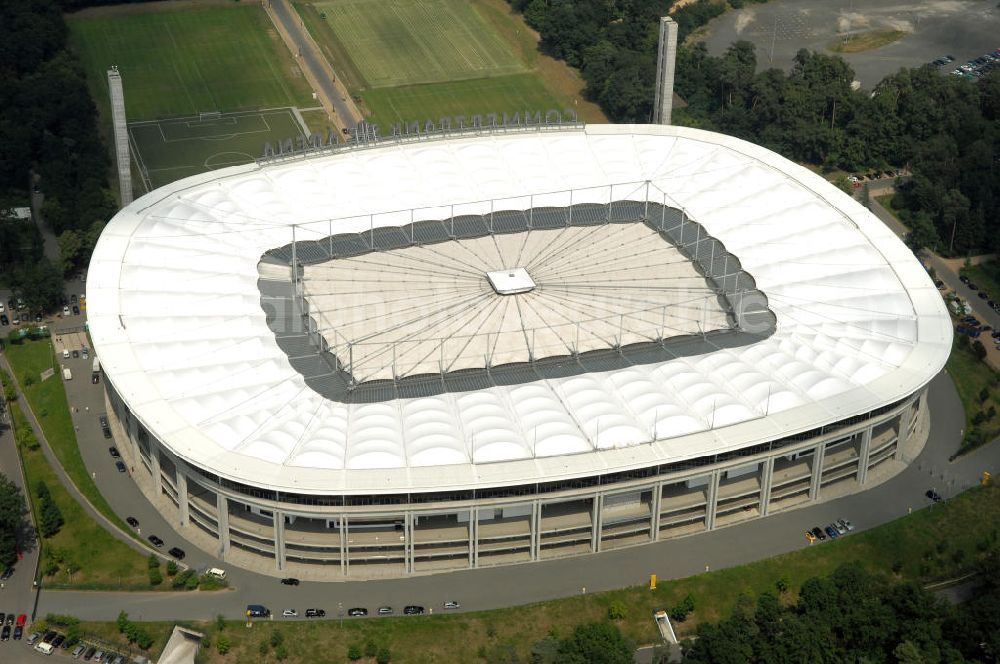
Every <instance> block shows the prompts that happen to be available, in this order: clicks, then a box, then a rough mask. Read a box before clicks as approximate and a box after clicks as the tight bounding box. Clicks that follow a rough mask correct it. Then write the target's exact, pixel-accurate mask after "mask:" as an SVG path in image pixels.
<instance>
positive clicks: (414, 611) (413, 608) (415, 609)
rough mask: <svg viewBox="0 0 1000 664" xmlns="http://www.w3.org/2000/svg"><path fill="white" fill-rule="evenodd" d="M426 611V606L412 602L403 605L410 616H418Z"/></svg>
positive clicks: (404, 610)
mask: <svg viewBox="0 0 1000 664" xmlns="http://www.w3.org/2000/svg"><path fill="white" fill-rule="evenodd" d="M423 612H424V607H422V606H417V605H415V604H411V605H410V606H404V607H403V613H404V614H405V615H408V616H418V615H421V614H422V613H423Z"/></svg>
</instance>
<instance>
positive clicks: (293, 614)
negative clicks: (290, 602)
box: [281, 609, 299, 618]
mask: <svg viewBox="0 0 1000 664" xmlns="http://www.w3.org/2000/svg"><path fill="white" fill-rule="evenodd" d="M281 615H282V616H284V617H285V618H298V616H299V612H298V611H296V610H295V609H285V610H284V611H282V612H281Z"/></svg>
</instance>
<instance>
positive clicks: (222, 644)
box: [215, 634, 232, 655]
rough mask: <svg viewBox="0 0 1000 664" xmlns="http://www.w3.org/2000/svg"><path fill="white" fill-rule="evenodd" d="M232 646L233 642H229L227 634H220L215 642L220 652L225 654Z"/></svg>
mask: <svg viewBox="0 0 1000 664" xmlns="http://www.w3.org/2000/svg"><path fill="white" fill-rule="evenodd" d="M230 647H232V644H231V643H230V642H229V637H228V636H226V635H225V634H219V638H218V639H217V640H216V642H215V649H216V650H217V651H218V652H219V654H220V655H225V654H226V653H228V652H229V648H230Z"/></svg>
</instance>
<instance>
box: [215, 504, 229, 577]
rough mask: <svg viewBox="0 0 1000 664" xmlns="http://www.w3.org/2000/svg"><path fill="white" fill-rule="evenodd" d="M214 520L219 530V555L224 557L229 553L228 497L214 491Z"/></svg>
mask: <svg viewBox="0 0 1000 664" xmlns="http://www.w3.org/2000/svg"><path fill="white" fill-rule="evenodd" d="M215 521H216V523H217V524H218V530H219V557H220V558H222V559H223V560H225V559H226V554H227V553H229V499H228V498H226V497H225V496H223V495H222V494H221V493H219V492H218V491H216V493H215Z"/></svg>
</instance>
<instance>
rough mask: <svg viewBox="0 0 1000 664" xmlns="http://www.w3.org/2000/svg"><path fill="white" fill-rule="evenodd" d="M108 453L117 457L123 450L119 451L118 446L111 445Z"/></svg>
mask: <svg viewBox="0 0 1000 664" xmlns="http://www.w3.org/2000/svg"><path fill="white" fill-rule="evenodd" d="M108 454H110V455H111V456H113V457H114V458H116V459H117V458H118V457H120V456H121V452H119V451H118V448H117V447H115V446H114V445H112V446H111V447H109V448H108Z"/></svg>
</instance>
